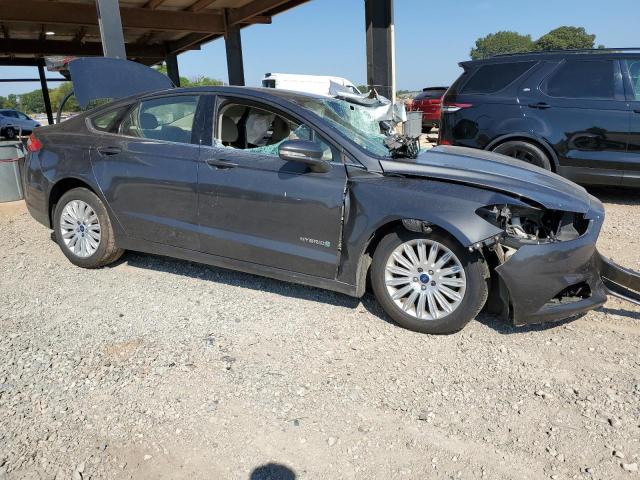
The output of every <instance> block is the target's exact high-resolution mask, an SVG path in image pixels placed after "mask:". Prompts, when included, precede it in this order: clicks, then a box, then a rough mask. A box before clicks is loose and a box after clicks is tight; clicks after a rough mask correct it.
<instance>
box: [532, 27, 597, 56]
mask: <svg viewBox="0 0 640 480" xmlns="http://www.w3.org/2000/svg"><path fill="white" fill-rule="evenodd" d="M595 40H596V36H595V35H591V34H588V33H587V31H586V30H585V29H584V28H583V27H567V26H563V27H558V28H556V29H554V30H551V31H550V32H549V33H547V34H546V35H543V36H542V37H540V38H539V39H538V40H536V48H537V49H538V50H568V49H575V48H593V47H594V42H595Z"/></svg>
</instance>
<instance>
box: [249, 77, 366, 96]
mask: <svg viewBox="0 0 640 480" xmlns="http://www.w3.org/2000/svg"><path fill="white" fill-rule="evenodd" d="M332 83H334V84H337V85H340V86H342V87H344V88H345V89H346V90H348V91H349V92H350V93H354V94H356V95H361V94H362V92H361V91H360V90H358V87H356V86H355V85H354V84H353V82H350V81H349V80H347V79H346V78H342V77H330V76H326V75H299V74H295V73H266V74H265V76H264V78H263V79H262V86H263V87H264V88H278V89H281V90H293V91H295V92H305V93H315V94H317V95H331V84H332Z"/></svg>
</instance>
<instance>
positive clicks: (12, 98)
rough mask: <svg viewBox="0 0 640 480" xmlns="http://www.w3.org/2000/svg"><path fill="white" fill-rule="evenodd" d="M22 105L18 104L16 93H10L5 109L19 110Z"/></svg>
mask: <svg viewBox="0 0 640 480" xmlns="http://www.w3.org/2000/svg"><path fill="white" fill-rule="evenodd" d="M19 106H20V105H19V103H18V96H17V95H16V94H15V93H10V94H9V95H7V98H6V100H5V104H4V108H18V107H19Z"/></svg>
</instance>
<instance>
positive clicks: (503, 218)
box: [476, 204, 589, 249]
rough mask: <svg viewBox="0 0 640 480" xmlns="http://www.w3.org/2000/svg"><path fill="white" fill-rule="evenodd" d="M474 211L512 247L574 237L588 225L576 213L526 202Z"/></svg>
mask: <svg viewBox="0 0 640 480" xmlns="http://www.w3.org/2000/svg"><path fill="white" fill-rule="evenodd" d="M476 214H478V215H479V216H480V217H482V218H483V219H484V220H486V221H487V222H489V223H491V224H492V225H494V226H496V227H498V228H500V229H502V230H504V237H503V239H502V240H501V242H500V243H502V244H504V245H506V246H509V247H511V248H516V249H517V248H519V247H521V246H522V245H538V244H541V243H551V242H563V241H568V240H574V239H576V238H579V237H580V236H582V235H584V233H585V232H586V231H587V229H588V227H589V220H587V219H585V218H584V215H581V214H579V213H575V212H564V211H560V210H547V209H544V208H537V207H533V206H527V205H508V204H498V205H488V206H486V207H482V208H479V209H478V210H476Z"/></svg>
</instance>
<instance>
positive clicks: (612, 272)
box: [598, 253, 640, 305]
mask: <svg viewBox="0 0 640 480" xmlns="http://www.w3.org/2000/svg"><path fill="white" fill-rule="evenodd" d="M598 260H599V268H600V277H601V278H602V283H604V286H605V288H606V289H607V292H608V293H609V294H611V295H613V296H615V297H618V298H621V299H623V300H626V301H628V302H631V303H634V304H636V305H640V272H636V271H635V270H631V269H629V268H625V267H621V266H620V265H618V264H617V263H615V262H613V261H612V260H611V259H610V258H607V257H605V256H603V255H602V254H600V253H599V258H598Z"/></svg>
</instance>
